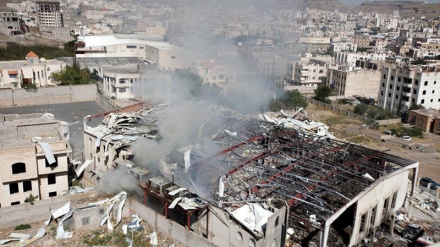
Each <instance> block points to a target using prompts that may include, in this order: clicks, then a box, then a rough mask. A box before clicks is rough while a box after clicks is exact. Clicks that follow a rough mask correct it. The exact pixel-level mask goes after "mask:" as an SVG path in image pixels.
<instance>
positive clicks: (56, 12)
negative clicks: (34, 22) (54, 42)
mask: <svg viewBox="0 0 440 247" xmlns="http://www.w3.org/2000/svg"><path fill="white" fill-rule="evenodd" d="M36 5H37V6H36V7H37V13H38V28H44V27H49V28H51V27H52V28H53V27H63V26H64V22H63V13H62V12H61V10H60V2H59V1H51V0H46V1H37V2H36Z"/></svg>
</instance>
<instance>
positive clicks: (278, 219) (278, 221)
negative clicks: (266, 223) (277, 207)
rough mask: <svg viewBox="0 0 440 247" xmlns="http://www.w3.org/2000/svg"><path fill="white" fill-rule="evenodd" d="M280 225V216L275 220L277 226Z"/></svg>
mask: <svg viewBox="0 0 440 247" xmlns="http://www.w3.org/2000/svg"><path fill="white" fill-rule="evenodd" d="M279 223H280V217H279V216H278V217H277V218H276V219H275V226H278V224H279Z"/></svg>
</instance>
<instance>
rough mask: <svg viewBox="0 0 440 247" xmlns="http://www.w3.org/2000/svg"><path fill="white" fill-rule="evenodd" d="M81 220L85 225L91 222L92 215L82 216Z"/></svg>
mask: <svg viewBox="0 0 440 247" xmlns="http://www.w3.org/2000/svg"><path fill="white" fill-rule="evenodd" d="M81 221H82V225H83V226H85V225H88V224H90V217H85V218H82V219H81Z"/></svg>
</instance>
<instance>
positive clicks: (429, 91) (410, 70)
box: [378, 64, 440, 112]
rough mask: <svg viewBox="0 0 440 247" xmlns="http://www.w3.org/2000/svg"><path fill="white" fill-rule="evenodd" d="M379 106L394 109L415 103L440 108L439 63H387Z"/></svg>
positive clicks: (393, 110) (403, 109)
mask: <svg viewBox="0 0 440 247" xmlns="http://www.w3.org/2000/svg"><path fill="white" fill-rule="evenodd" d="M380 83H381V84H380V89H379V95H378V99H379V100H378V105H379V106H380V107H382V108H387V109H390V110H391V111H392V112H402V111H406V110H408V109H409V108H410V107H411V106H412V105H423V106H424V107H425V108H434V109H440V65H438V64H437V65H423V66H420V65H419V66H404V67H399V66H395V65H394V66H388V67H383V68H382V69H381V81H380Z"/></svg>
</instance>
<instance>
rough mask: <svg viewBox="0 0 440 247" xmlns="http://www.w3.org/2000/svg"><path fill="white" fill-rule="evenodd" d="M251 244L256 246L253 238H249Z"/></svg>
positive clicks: (252, 246) (251, 246) (253, 246)
mask: <svg viewBox="0 0 440 247" xmlns="http://www.w3.org/2000/svg"><path fill="white" fill-rule="evenodd" d="M249 246H250V247H255V240H254V239H253V238H251V239H249Z"/></svg>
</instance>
